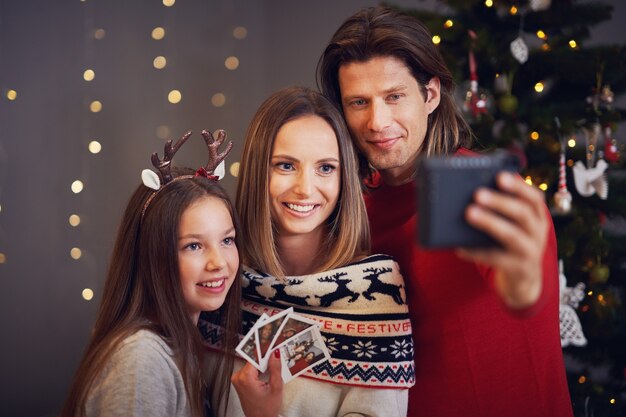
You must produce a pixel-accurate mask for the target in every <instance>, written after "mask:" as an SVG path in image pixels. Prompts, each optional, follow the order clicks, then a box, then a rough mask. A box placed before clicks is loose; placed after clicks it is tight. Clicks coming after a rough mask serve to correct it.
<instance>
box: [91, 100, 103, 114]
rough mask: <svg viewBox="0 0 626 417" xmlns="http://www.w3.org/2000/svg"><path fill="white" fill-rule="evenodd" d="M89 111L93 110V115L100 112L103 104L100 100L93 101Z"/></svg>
mask: <svg viewBox="0 0 626 417" xmlns="http://www.w3.org/2000/svg"><path fill="white" fill-rule="evenodd" d="M89 110H91V112H92V113H98V112H100V110H102V103H101V102H99V101H98V100H94V101H92V102H91V104H89Z"/></svg>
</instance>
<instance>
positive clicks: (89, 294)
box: [82, 288, 93, 301]
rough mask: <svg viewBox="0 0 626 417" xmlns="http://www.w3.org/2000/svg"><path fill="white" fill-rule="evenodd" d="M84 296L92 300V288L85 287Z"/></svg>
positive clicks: (87, 299)
mask: <svg viewBox="0 0 626 417" xmlns="http://www.w3.org/2000/svg"><path fill="white" fill-rule="evenodd" d="M82 296H83V298H84V299H85V300H86V301H90V300H91V299H92V298H93V290H92V289H91V288H85V289H84V290H83V292H82Z"/></svg>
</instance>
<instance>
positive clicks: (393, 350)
mask: <svg viewBox="0 0 626 417" xmlns="http://www.w3.org/2000/svg"><path fill="white" fill-rule="evenodd" d="M357 171H358V165H357V159H356V156H355V152H354V150H353V147H352V144H351V142H350V137H349V134H348V131H347V129H346V127H345V125H344V122H343V118H342V116H341V114H340V113H339V111H338V110H337V109H336V108H335V107H333V105H332V104H331V103H330V102H329V101H328V100H327V99H325V98H324V97H323V96H322V95H321V94H319V93H317V92H315V91H313V90H310V89H307V88H299V87H294V88H288V89H285V90H282V91H279V92H277V93H275V94H274V95H272V96H271V97H269V98H268V99H267V100H266V101H265V102H264V103H263V104H262V105H261V107H260V108H259V110H258V111H257V113H256V115H255V116H254V118H253V120H252V122H251V124H250V127H249V129H248V133H247V137H246V144H245V147H244V151H243V157H242V161H241V166H240V172H239V184H238V188H237V197H236V206H237V209H238V211H239V213H240V214H241V219H242V233H243V235H244V236H245V237H246V239H245V242H244V244H243V246H242V247H241V256H242V261H243V263H244V265H245V267H244V284H243V292H244V302H243V303H242V307H243V313H244V321H245V322H246V324H247V325H248V326H249V325H251V324H252V323H253V322H254V321H255V320H256V319H257V318H258V315H259V314H261V312H263V311H265V312H267V313H268V314H271V312H275V311H276V310H277V309H285V308H288V307H293V308H294V310H295V311H296V312H297V313H299V314H302V315H304V316H306V317H309V318H313V319H315V320H317V321H319V322H320V323H321V324H322V328H321V332H322V335H323V337H324V339H325V343H326V346H327V348H328V350H329V351H330V353H331V357H332V358H331V360H330V361H325V362H322V363H320V364H318V365H315V366H314V367H313V368H312V369H310V370H308V371H307V372H306V373H305V374H303V376H300V377H298V378H296V379H295V380H293V381H291V382H289V383H288V384H286V385H285V386H284V400H283V407H282V409H281V415H283V416H343V415H347V414H351V415H367V416H383V415H384V416H403V415H406V401H407V388H408V387H410V386H411V385H412V384H413V379H414V369H413V342H412V339H411V335H410V334H411V327H410V323H409V319H408V308H407V305H406V300H405V297H404V287H403V281H402V276H401V275H400V273H399V271H398V266H397V264H396V263H395V262H394V261H393V260H392V259H391V258H389V257H387V256H384V255H375V256H367V255H368V253H369V229H368V223H367V217H366V212H365V206H364V203H363V199H362V195H361V188H360V183H359V180H358V178H357ZM243 382H244V381H242V380H240V378H237V377H235V378H233V383H234V385H235V387H237V386H238V385H240V384H241V385H243ZM383 388H384V389H383ZM233 414H236V413H233Z"/></svg>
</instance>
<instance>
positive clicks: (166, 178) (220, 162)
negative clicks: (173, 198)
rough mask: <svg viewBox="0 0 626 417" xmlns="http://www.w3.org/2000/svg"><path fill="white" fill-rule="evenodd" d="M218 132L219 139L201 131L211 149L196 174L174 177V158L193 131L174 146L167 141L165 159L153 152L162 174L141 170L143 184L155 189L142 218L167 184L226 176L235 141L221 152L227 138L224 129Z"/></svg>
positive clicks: (153, 160)
mask: <svg viewBox="0 0 626 417" xmlns="http://www.w3.org/2000/svg"><path fill="white" fill-rule="evenodd" d="M215 133H216V134H217V139H215V138H214V137H213V134H211V132H208V131H206V130H203V131H202V132H201V134H202V137H203V138H204V142H205V143H206V146H207V149H208V151H209V161H208V162H207V164H206V166H204V167H200V168H198V170H197V171H196V173H195V174H194V175H180V176H178V177H175V178H174V177H172V172H171V170H172V158H173V157H174V155H175V154H176V152H178V150H179V149H180V147H181V146H183V144H184V143H185V142H186V141H187V139H189V137H190V136H191V132H187V133H185V134H184V135H183V136H181V137H180V139H178V140H177V141H176V143H175V144H174V145H173V146H172V141H171V140H168V141H167V142H165V147H164V150H163V159H160V158H159V155H158V154H157V153H156V152H154V153H153V154H152V165H154V167H155V168H156V169H157V170H158V171H159V173H160V174H161V178H159V175H158V174H157V173H155V172H154V171H152V170H150V169H144V170H143V171H141V180H142V181H143V185H145V186H146V187H148V188H152V189H153V190H155V191H154V192H153V193H152V194H151V195H150V197H148V199H147V200H146V203H145V204H144V206H143V208H142V210H141V219H142V220H143V216H144V213H145V212H146V209H147V208H148V206H149V205H150V203H151V202H152V200H153V199H154V197H155V196H156V195H157V194H158V193H159V191H160V190H162V189H163V188H164V187H165V186H166V185H167V184H169V183H171V182H174V181H178V180H182V179H188V178H195V177H205V178H208V179H211V180H215V181H217V180H219V179H222V178H223V177H224V174H225V172H226V170H225V168H224V159H225V158H226V156H227V155H228V154H229V153H230V151H231V150H232V149H233V143H232V142H230V141H229V142H228V144H227V145H226V149H224V151H222V152H219V148H220V146H221V145H222V143H223V142H224V140H225V139H226V132H224V131H223V130H221V129H220V130H217V131H216V132H215Z"/></svg>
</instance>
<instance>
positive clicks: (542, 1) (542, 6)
mask: <svg viewBox="0 0 626 417" xmlns="http://www.w3.org/2000/svg"><path fill="white" fill-rule="evenodd" d="M551 3H552V1H551V0H530V8H531V9H532V10H533V11H535V12H539V11H541V10H546V9H547V8H549V7H550V4H551Z"/></svg>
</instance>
